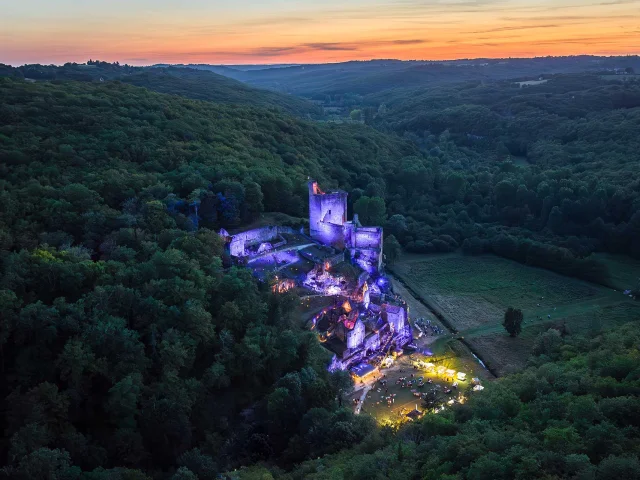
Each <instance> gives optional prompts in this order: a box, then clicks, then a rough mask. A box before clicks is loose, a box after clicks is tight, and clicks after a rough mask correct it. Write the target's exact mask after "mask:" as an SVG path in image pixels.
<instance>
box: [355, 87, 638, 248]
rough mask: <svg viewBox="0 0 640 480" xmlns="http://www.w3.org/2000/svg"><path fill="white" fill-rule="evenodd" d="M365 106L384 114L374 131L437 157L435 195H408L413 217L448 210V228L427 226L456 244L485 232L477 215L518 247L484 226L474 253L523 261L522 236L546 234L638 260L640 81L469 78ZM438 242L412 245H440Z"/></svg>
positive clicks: (438, 222) (441, 222)
mask: <svg viewBox="0 0 640 480" xmlns="http://www.w3.org/2000/svg"><path fill="white" fill-rule="evenodd" d="M367 101H369V102H371V105H372V106H375V107H377V113H376V115H375V118H374V119H373V120H372V123H373V124H374V125H376V126H377V127H378V128H380V129H383V130H390V131H395V132H397V133H398V134H400V135H402V136H404V137H405V138H407V139H411V140H413V141H414V143H416V144H418V145H420V146H421V149H422V150H423V151H424V152H425V153H426V154H427V155H428V157H429V158H430V159H433V158H437V159H438V163H439V165H440V172H439V178H438V174H434V173H431V174H430V175H426V173H425V175H426V176H425V177H424V180H425V181H424V182H423V185H424V184H427V185H429V186H430V188H427V189H425V188H424V187H423V188H421V189H420V190H416V191H415V192H414V193H411V192H408V191H406V190H405V192H406V193H408V194H410V195H413V196H414V200H413V201H411V202H407V201H406V200H400V198H402V197H399V200H400V201H401V202H402V204H404V205H408V206H409V205H410V207H409V208H408V209H407V210H406V211H405V212H404V214H405V215H410V216H411V217H412V218H420V217H421V216H424V215H425V212H432V213H435V212H437V211H439V212H440V214H441V215H443V214H445V213H446V212H447V208H448V207H447V205H449V207H451V210H449V211H448V213H447V214H446V215H447V217H446V221H445V217H442V216H441V217H440V219H437V218H434V217H431V218H432V220H431V221H429V220H427V223H429V224H430V225H431V226H433V227H435V226H437V229H434V230H433V231H434V232H439V233H440V234H443V235H449V236H450V237H453V238H454V239H455V240H456V243H458V244H459V243H461V242H460V240H462V239H463V237H465V236H467V237H469V235H466V234H465V233H464V231H465V230H468V229H472V230H473V229H474V228H477V225H476V226H475V227H473V226H471V225H469V219H470V220H471V221H472V222H474V223H476V224H477V223H483V224H485V225H486V224H489V223H492V222H498V223H500V224H502V225H504V226H505V227H508V228H509V229H510V232H508V233H512V234H513V237H514V240H516V241H515V242H514V241H508V240H505V239H504V237H503V238H502V244H501V245H499V244H498V243H496V242H489V243H486V242H484V244H483V242H481V241H480V239H482V238H483V237H484V235H483V234H482V229H481V231H480V232H479V233H480V234H479V235H476V234H474V235H473V236H477V237H479V238H470V239H469V241H468V242H467V250H468V251H471V252H474V251H481V250H482V249H483V248H485V249H486V248H489V249H491V250H493V251H496V252H498V253H501V254H503V255H506V256H511V257H515V258H519V259H523V258H525V257H526V255H523V253H522V252H521V251H520V252H518V249H520V250H521V249H522V245H523V243H522V239H523V238H531V239H545V241H546V242H550V243H554V244H556V245H559V246H562V247H567V248H569V249H571V250H572V251H573V252H574V253H575V254H577V255H579V256H584V255H587V254H588V253H589V252H591V251H593V250H608V251H612V252H617V253H622V252H623V253H627V254H630V255H633V256H636V257H637V256H638V255H640V250H638V248H639V247H638V246H639V245H640V183H639V180H638V169H639V166H640V155H639V153H638V152H639V151H640V144H639V143H638V136H637V135H636V134H635V133H634V132H636V131H637V130H638V128H639V127H640V82H638V81H634V80H633V77H632V78H631V80H627V81H613V82H612V81H611V80H610V78H606V77H602V76H596V75H575V76H554V77H551V78H550V79H548V81H545V83H539V84H535V85H531V86H528V87H523V88H520V87H519V85H518V84H516V83H514V82H512V81H511V82H498V83H477V82H472V83H467V84H460V85H453V86H443V87H439V88H423V89H420V90H399V91H396V92H391V93H388V94H386V95H378V96H371V97H369V98H368V100H367ZM431 177H433V178H434V180H432V179H431ZM431 186H432V187H431ZM431 188H432V189H433V190H431ZM430 190H431V191H433V192H434V194H431V195H429V193H428V192H429V191H430ZM443 194H444V195H443ZM392 205H393V204H392ZM426 215H429V214H426ZM425 220H426V219H425ZM447 223H448V224H449V226H448V227H447V226H446V224H447ZM465 224H467V226H465ZM423 232H424V230H423ZM425 235H428V234H427V233H426V232H424V233H423V234H422V235H418V237H424V236H425ZM431 243H432V245H433V247H431V246H428V247H425V246H424V245H422V244H421V245H418V244H417V243H413V244H410V245H409V247H410V248H412V249H416V250H434V249H438V248H434V247H436V244H435V243H434V242H431ZM449 243H452V242H449ZM439 245H440V247H441V248H442V249H446V248H447V247H446V246H445V245H442V244H439Z"/></svg>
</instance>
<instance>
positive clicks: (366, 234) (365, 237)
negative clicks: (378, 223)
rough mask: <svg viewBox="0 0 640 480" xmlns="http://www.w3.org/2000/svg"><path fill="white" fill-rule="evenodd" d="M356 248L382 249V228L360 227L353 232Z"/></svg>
mask: <svg viewBox="0 0 640 480" xmlns="http://www.w3.org/2000/svg"><path fill="white" fill-rule="evenodd" d="M352 238H353V239H352V246H353V247H354V248H379V249H382V227H358V228H355V229H354V230H353V234H352Z"/></svg>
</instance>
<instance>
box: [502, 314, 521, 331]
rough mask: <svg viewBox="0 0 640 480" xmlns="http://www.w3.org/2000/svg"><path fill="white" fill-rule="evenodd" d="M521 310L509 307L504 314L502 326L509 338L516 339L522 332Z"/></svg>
mask: <svg viewBox="0 0 640 480" xmlns="http://www.w3.org/2000/svg"><path fill="white" fill-rule="evenodd" d="M522 318H523V317H522V310H520V309H518V308H513V307H509V308H508V309H507V311H506V312H504V322H502V326H503V327H504V329H505V330H506V331H507V333H509V336H511V337H517V336H518V335H520V332H521V331H522Z"/></svg>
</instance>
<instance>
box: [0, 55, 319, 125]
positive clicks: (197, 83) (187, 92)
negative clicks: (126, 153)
mask: <svg viewBox="0 0 640 480" xmlns="http://www.w3.org/2000/svg"><path fill="white" fill-rule="evenodd" d="M0 77H18V78H27V79H31V80H35V81H51V80H62V81H65V80H73V81H79V82H100V81H103V82H108V81H113V80H120V81H122V82H125V83H129V84H132V85H136V86H140V87H145V88H148V89H150V90H154V91H157V92H160V93H169V94H173V95H180V96H183V97H187V98H192V99H196V100H206V101H211V102H216V103H225V104H236V105H253V106H257V107H263V108H276V109H279V110H282V111H284V112H286V113H288V114H291V115H295V116H299V117H311V118H317V117H318V116H320V115H321V114H322V110H321V109H320V108H318V107H317V106H316V105H314V104H313V103H311V102H308V101H306V100H304V99H301V98H298V97H295V96H291V95H286V94H280V93H276V92H273V91H270V90H264V89H260V88H256V87H252V86H249V85H247V84H245V83H242V82H239V81H237V80H233V79H231V78H229V77H228V76H223V75H219V74H216V73H214V72H212V71H204V70H195V69H192V68H175V67H167V68H151V67H132V66H129V65H119V64H113V63H107V62H92V63H91V64H89V65H85V64H76V63H67V64H65V65H62V66H55V65H23V66H21V67H17V68H14V67H11V66H9V65H2V64H0Z"/></svg>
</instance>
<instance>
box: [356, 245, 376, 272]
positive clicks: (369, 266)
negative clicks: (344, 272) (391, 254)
mask: <svg viewBox="0 0 640 480" xmlns="http://www.w3.org/2000/svg"><path fill="white" fill-rule="evenodd" d="M349 253H350V254H351V261H352V262H353V263H355V264H356V265H358V266H359V267H360V268H362V269H363V270H364V271H365V272H367V273H369V274H374V273H377V272H378V271H379V270H380V268H381V267H382V252H381V251H379V250H377V249H367V248H351V249H349Z"/></svg>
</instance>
